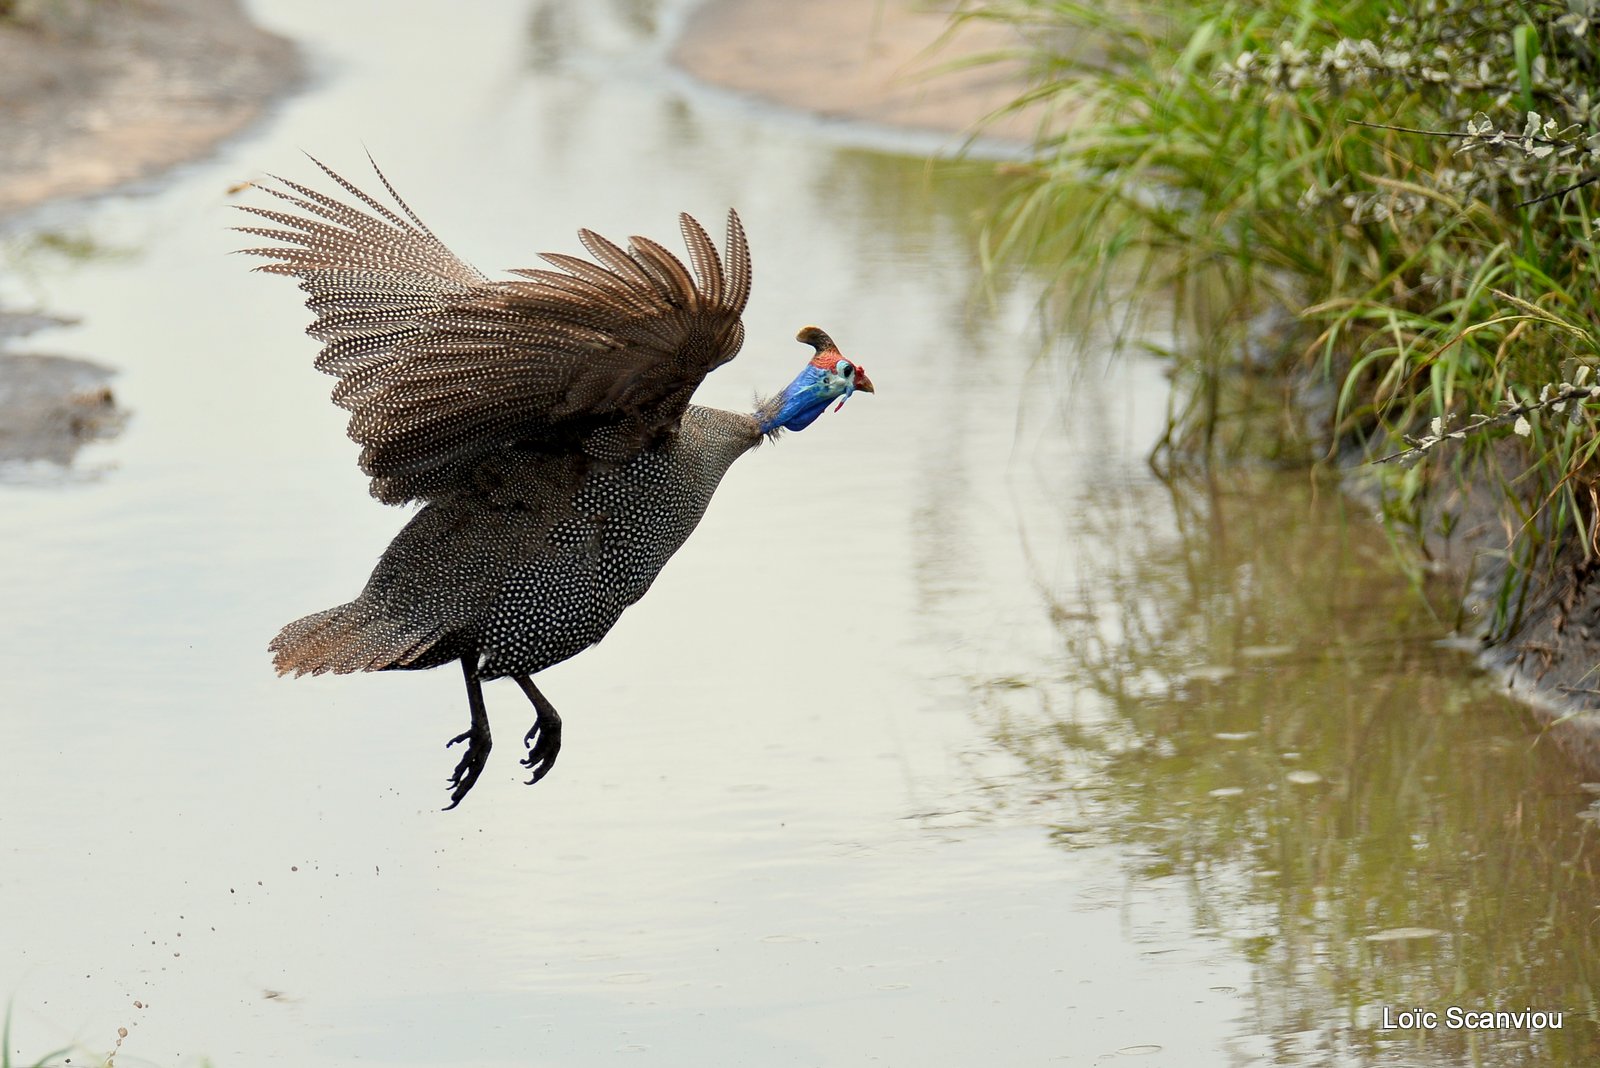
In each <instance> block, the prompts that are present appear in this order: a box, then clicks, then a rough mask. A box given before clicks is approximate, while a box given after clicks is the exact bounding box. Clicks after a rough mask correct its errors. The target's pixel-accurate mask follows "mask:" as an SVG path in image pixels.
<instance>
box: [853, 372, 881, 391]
mask: <svg viewBox="0 0 1600 1068" xmlns="http://www.w3.org/2000/svg"><path fill="white" fill-rule="evenodd" d="M856 389H857V390H858V391H860V392H862V393H876V392H878V391H877V390H875V389H873V388H872V379H870V378H868V377H867V372H865V371H863V370H862V369H861V368H860V367H859V366H858V367H857V368H856Z"/></svg>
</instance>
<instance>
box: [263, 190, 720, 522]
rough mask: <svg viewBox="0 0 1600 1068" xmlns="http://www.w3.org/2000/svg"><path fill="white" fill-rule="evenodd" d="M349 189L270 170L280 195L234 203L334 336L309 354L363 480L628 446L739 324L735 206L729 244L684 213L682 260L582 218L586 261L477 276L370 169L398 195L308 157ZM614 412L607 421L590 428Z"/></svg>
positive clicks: (634, 446) (676, 400)
mask: <svg viewBox="0 0 1600 1068" xmlns="http://www.w3.org/2000/svg"><path fill="white" fill-rule="evenodd" d="M312 162H314V163H316V164H317V166H318V167H320V168H321V169H322V171H323V173H325V174H326V175H328V177H330V178H331V179H333V181H335V182H336V183H338V185H339V187H340V188H341V189H343V190H344V192H345V193H346V194H347V195H348V196H347V198H346V199H345V200H339V199H335V198H334V197H331V196H327V195H324V194H322V193H319V192H316V191H315V190H313V189H310V188H308V187H306V186H304V185H300V184H298V183H296V182H290V181H287V180H285V179H282V178H275V179H274V180H275V181H276V182H277V183H278V184H277V185H276V186H272V185H262V186H260V188H262V189H263V190H265V191H266V192H268V193H270V194H271V195H273V196H274V197H277V198H278V199H279V200H281V201H284V202H286V203H287V204H288V205H289V207H288V208H286V209H273V208H268V207H255V206H244V205H241V210H243V211H247V212H249V213H251V214H252V215H256V216H259V217H260V218H262V219H265V220H267V222H269V223H271V224H273V225H271V226H259V225H256V226H244V227H239V229H240V230H241V231H242V232H244V233H248V234H253V235H255V236H257V237H263V238H267V239H269V240H271V241H274V242H277V244H274V245H271V246H268V247H264V248H252V249H244V250H242V251H244V252H246V253H248V254H250V255H256V256H262V257H265V258H266V259H267V260H268V261H269V262H267V263H265V264H263V265H261V266H260V267H257V268H256V269H257V270H259V271H268V272H271V273H273V274H287V275H293V276H295V277H296V278H298V279H300V288H301V289H303V290H305V291H306V292H307V293H308V294H309V297H308V298H307V300H306V307H308V308H310V309H311V310H312V312H313V313H315V315H316V319H315V321H314V322H313V323H312V324H311V326H310V327H309V328H307V331H306V332H307V333H309V334H311V335H312V336H313V337H315V338H317V339H318V340H320V341H324V342H326V345H325V346H324V347H323V349H322V352H321V354H320V355H319V356H318V357H317V361H316V366H317V368H318V369H319V370H322V371H325V372H327V373H328V374H331V375H335V376H337V377H338V379H339V384H338V385H337V386H335V387H334V391H333V400H334V402H335V403H336V404H338V405H339V406H340V407H342V408H345V409H348V410H349V412H350V426H349V433H350V437H351V438H352V439H354V440H355V441H356V442H357V443H358V444H360V445H361V446H362V449H361V468H362V470H363V471H365V472H366V473H367V474H369V475H371V476H372V492H373V495H374V496H376V497H378V498H380V499H381V500H384V501H387V502H391V503H393V502H398V501H404V500H411V499H419V498H428V497H433V496H437V495H439V494H441V493H444V492H448V491H449V490H450V489H452V488H454V487H455V486H456V485H457V484H459V483H461V482H462V481H463V480H465V479H467V478H468V477H470V472H471V470H472V468H473V466H474V465H475V463H476V461H478V460H479V459H481V458H482V457H484V456H485V455H487V454H489V453H492V452H495V451H496V450H501V449H506V448H512V447H515V448H521V449H539V450H548V451H558V450H569V449H570V450H576V449H580V448H586V447H587V448H589V449H591V450H593V449H597V448H601V447H602V446H600V445H597V444H596V443H597V442H604V443H605V444H604V446H603V448H604V450H606V452H605V456H604V458H606V459H612V460H623V459H626V458H628V456H630V455H632V454H634V453H637V452H638V451H639V450H641V449H643V448H647V447H649V446H651V445H652V444H654V443H655V442H657V441H659V440H660V439H661V437H662V436H663V435H665V434H668V433H670V432H672V431H673V430H674V429H675V428H676V427H677V425H678V422H679V420H680V419H681V418H682V416H683V412H684V409H685V408H686V407H687V406H688V403H689V398H690V396H691V395H692V394H693V393H694V390H695V387H697V386H698V385H699V384H700V381H701V380H702V379H703V378H705V376H706V375H707V374H708V373H709V372H710V371H711V370H712V369H713V368H715V367H717V366H719V365H721V364H723V363H726V362H727V361H728V360H731V359H733V357H734V356H735V354H737V353H738V351H739V347H740V345H741V344H742V343H743V341H744V325H743V323H742V322H741V321H740V318H739V317H740V314H741V313H742V312H743V311H744V305H745V302H746V300H747V299H748V298H749V295H750V253H749V249H748V247H747V246H746V244H745V237H744V230H743V229H742V228H741V227H740V225H739V217H738V215H737V214H735V213H734V212H731V211H730V212H729V213H728V236H727V244H726V259H724V257H723V256H719V255H718V252H717V247H716V245H715V244H714V243H713V242H712V240H711V238H710V237H708V236H707V235H706V232H705V230H704V229H703V228H702V227H701V226H700V224H699V223H697V222H695V220H694V219H692V218H690V217H689V216H688V215H683V216H680V217H679V218H680V222H681V226H682V231H683V238H684V242H685V243H686V245H687V246H688V249H689V262H690V263H691V264H692V265H693V268H694V271H693V274H692V275H691V273H690V271H689V269H688V268H686V267H685V266H684V265H683V263H682V262H681V261H679V260H678V258H677V257H676V256H674V255H673V254H672V253H670V252H668V251H667V250H666V249H665V248H663V247H662V246H660V245H658V244H656V243H655V242H654V241H650V240H648V239H646V238H642V237H635V238H633V239H632V240H631V241H630V242H629V244H628V247H627V248H626V249H624V248H621V247H619V246H617V245H615V244H613V243H612V242H610V241H607V240H606V239H605V238H603V237H601V236H600V235H598V234H596V233H593V232H591V231H589V230H581V231H579V236H580V238H581V239H582V241H583V244H584V247H585V248H587V249H588V251H589V253H590V255H591V256H592V257H593V260H592V261H591V260H587V259H582V258H579V257H575V256H566V255H560V254H556V253H549V254H546V255H544V256H543V257H542V258H543V259H544V260H546V261H547V262H548V263H549V264H550V265H551V267H552V268H554V269H549V268H542V269H532V270H521V271H513V272H511V273H512V274H514V275H517V276H519V280H518V281H506V282H494V281H490V280H488V279H486V278H485V277H484V276H483V275H481V274H479V273H478V272H477V271H476V270H474V269H473V268H472V267H469V266H468V265H467V264H465V263H463V262H462V261H461V260H459V259H457V258H456V256H455V255H454V254H453V253H452V252H451V251H450V250H449V249H448V248H446V247H445V246H444V244H443V243H442V242H440V240H439V239H438V238H437V237H435V236H434V235H433V232H432V231H430V230H429V229H428V228H427V227H426V226H424V225H423V223H422V220H421V219H419V218H417V216H416V214H415V213H413V212H412V210H411V209H410V207H408V206H407V205H406V203H405V201H404V200H402V199H401V198H400V196H399V195H398V194H397V193H395V191H394V188H393V187H392V186H391V185H390V184H389V180H388V179H387V178H385V177H384V176H383V172H382V171H378V169H377V165H376V164H374V165H373V170H374V171H377V174H378V179H379V180H380V181H381V182H382V183H383V187H384V189H385V190H386V191H387V193H388V195H389V198H390V199H391V200H392V201H393V207H392V208H391V207H388V206H385V205H384V204H383V203H381V202H380V201H379V200H377V199H376V198H374V197H372V196H369V195H368V194H367V193H364V192H362V191H361V190H360V189H358V188H356V187H355V186H354V185H352V184H351V183H350V182H349V181H347V180H345V179H344V178H342V177H340V176H339V175H338V174H336V173H334V172H333V171H332V170H331V169H329V168H328V167H327V166H325V165H323V164H322V163H321V162H319V161H317V160H313V161H312ZM602 429H609V430H610V431H611V432H608V433H606V434H603V435H596V434H595V432H596V431H598V430H602Z"/></svg>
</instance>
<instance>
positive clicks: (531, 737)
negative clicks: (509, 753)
mask: <svg viewBox="0 0 1600 1068" xmlns="http://www.w3.org/2000/svg"><path fill="white" fill-rule="evenodd" d="M523 744H525V745H526V746H527V747H528V755H527V756H525V757H523V758H522V766H523V767H525V768H527V769H528V770H529V771H531V772H533V776H532V777H531V778H530V779H529V780H528V785H529V786H532V785H533V784H534V783H536V782H538V781H539V780H540V779H542V778H544V777H545V776H546V775H548V774H550V769H551V768H553V767H555V766H556V757H557V756H559V755H560V754H561V717H559V716H550V717H544V716H541V717H539V719H538V720H537V721H536V722H535V723H534V725H533V726H532V727H530V728H528V734H527V737H525V738H524V739H523Z"/></svg>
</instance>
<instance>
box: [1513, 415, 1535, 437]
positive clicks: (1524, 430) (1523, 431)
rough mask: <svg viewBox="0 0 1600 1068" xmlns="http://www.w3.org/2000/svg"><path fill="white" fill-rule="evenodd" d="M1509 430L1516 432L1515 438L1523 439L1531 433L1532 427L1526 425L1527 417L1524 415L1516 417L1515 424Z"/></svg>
mask: <svg viewBox="0 0 1600 1068" xmlns="http://www.w3.org/2000/svg"><path fill="white" fill-rule="evenodd" d="M1511 429H1512V430H1514V431H1516V432H1517V436H1518V437H1520V438H1525V437H1527V436H1528V435H1529V434H1532V433H1533V427H1532V426H1530V425H1529V424H1528V417H1527V416H1525V415H1519V416H1517V421H1516V424H1515V425H1514V426H1512V428H1511Z"/></svg>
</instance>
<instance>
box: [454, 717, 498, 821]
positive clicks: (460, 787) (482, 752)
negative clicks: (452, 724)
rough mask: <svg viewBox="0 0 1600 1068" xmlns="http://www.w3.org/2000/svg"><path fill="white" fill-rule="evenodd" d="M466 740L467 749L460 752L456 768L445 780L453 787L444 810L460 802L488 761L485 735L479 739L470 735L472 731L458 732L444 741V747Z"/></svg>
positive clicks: (488, 747)
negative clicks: (459, 759)
mask: <svg viewBox="0 0 1600 1068" xmlns="http://www.w3.org/2000/svg"><path fill="white" fill-rule="evenodd" d="M460 741H466V743H467V751H466V752H465V753H462V754H461V761H460V763H458V764H457V765H456V770H455V771H453V772H451V773H450V778H449V779H448V780H447V781H448V782H449V784H450V786H451V787H453V789H451V791H450V803H449V804H448V805H446V806H445V807H444V810H445V811H446V812H449V811H450V810H451V809H453V808H455V807H456V806H457V805H459V804H461V799H462V798H463V797H466V796H467V794H468V792H469V791H471V789H472V787H473V786H474V785H476V784H477V781H478V776H479V775H482V774H483V769H484V766H485V765H487V764H488V763H489V749H490V742H489V739H488V737H487V736H485V737H484V738H483V739H481V741H480V740H479V739H476V738H473V737H472V732H471V731H468V732H466V733H465V734H458V735H456V736H455V737H454V738H452V739H450V740H449V741H448V742H446V743H445V748H446V749H448V748H450V746H452V745H455V744H456V743H457V742H460Z"/></svg>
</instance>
